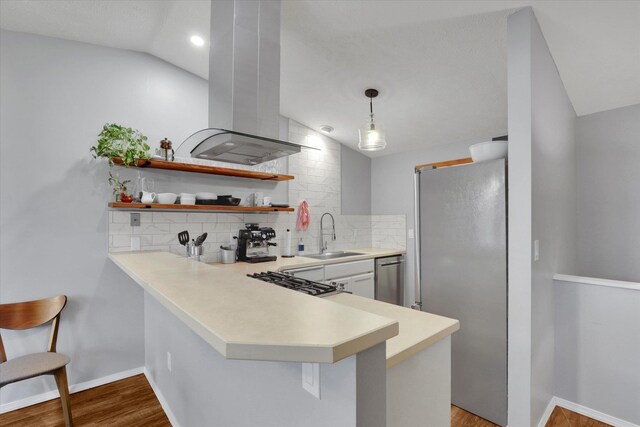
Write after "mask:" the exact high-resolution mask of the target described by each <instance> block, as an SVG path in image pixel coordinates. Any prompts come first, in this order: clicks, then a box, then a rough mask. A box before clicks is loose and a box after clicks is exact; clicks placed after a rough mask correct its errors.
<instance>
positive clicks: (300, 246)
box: [298, 237, 304, 256]
mask: <svg viewBox="0 0 640 427" xmlns="http://www.w3.org/2000/svg"><path fill="white" fill-rule="evenodd" d="M298 255H300V256H302V255H304V242H303V241H302V237H301V238H300V240H299V241H298Z"/></svg>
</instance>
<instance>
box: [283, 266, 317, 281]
mask: <svg viewBox="0 0 640 427" xmlns="http://www.w3.org/2000/svg"><path fill="white" fill-rule="evenodd" d="M284 272H285V273H287V274H291V275H293V276H295V277H300V278H302V279H307V280H313V281H314V282H322V281H324V266H323V265H317V266H315V267H304V268H295V269H293V270H285V271H284Z"/></svg>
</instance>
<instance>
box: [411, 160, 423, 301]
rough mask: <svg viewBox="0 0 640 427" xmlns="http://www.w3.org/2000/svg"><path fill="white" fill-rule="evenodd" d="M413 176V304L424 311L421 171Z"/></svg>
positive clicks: (418, 170)
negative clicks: (421, 251) (421, 250)
mask: <svg viewBox="0 0 640 427" xmlns="http://www.w3.org/2000/svg"><path fill="white" fill-rule="evenodd" d="M414 171H415V173H414V176H413V228H414V230H415V233H414V235H413V244H414V247H413V252H414V254H415V258H414V280H413V282H414V293H415V303H413V304H411V308H412V309H414V310H418V311H422V290H421V289H420V273H421V271H420V173H421V171H420V169H418V168H416V169H415V170H414Z"/></svg>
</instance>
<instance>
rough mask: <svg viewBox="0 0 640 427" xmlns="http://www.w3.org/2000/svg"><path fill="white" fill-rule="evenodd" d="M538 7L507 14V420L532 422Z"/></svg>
mask: <svg viewBox="0 0 640 427" xmlns="http://www.w3.org/2000/svg"><path fill="white" fill-rule="evenodd" d="M532 23H533V12H532V11H531V9H524V10H521V11H519V12H516V13H514V14H513V15H511V16H509V17H508V18H507V67H508V70H507V76H508V78H507V82H508V91H507V93H508V102H507V103H508V106H509V113H508V114H509V115H508V127H509V132H508V134H509V156H508V160H509V172H508V183H509V191H508V200H509V202H508V204H509V207H508V208H509V223H508V232H509V234H508V235H509V247H508V258H509V261H508V268H509V270H508V282H509V333H508V338H509V354H508V366H509V370H508V394H509V401H508V421H509V425H511V426H528V425H530V423H531V401H530V397H531V210H532V208H531V187H532V183H531V31H532V29H531V27H532Z"/></svg>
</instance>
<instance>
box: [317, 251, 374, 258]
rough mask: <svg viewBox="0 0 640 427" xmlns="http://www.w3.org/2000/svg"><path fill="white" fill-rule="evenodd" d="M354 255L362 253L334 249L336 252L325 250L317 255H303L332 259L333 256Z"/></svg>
mask: <svg viewBox="0 0 640 427" xmlns="http://www.w3.org/2000/svg"><path fill="white" fill-rule="evenodd" d="M355 255H364V254H363V253H360V252H345V251H336V252H325V253H323V254H317V255H304V256H305V257H306V258H314V259H334V258H344V257H348V256H355Z"/></svg>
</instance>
